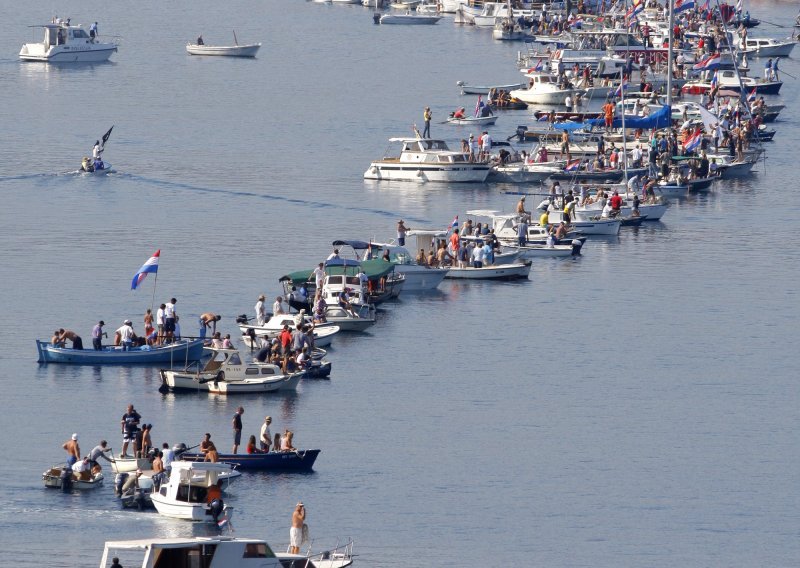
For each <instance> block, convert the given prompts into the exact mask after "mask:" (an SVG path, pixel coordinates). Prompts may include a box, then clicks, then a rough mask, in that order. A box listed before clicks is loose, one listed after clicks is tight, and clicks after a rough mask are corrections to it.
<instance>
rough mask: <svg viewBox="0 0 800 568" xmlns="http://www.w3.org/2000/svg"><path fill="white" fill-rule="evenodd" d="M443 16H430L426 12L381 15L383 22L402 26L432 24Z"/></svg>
mask: <svg viewBox="0 0 800 568" xmlns="http://www.w3.org/2000/svg"><path fill="white" fill-rule="evenodd" d="M441 19H442V17H441V16H428V15H424V14H384V15H383V16H381V24H382V25H387V24H393V25H401V26H432V25H433V24H435V23H436V22H438V21H439V20H441Z"/></svg>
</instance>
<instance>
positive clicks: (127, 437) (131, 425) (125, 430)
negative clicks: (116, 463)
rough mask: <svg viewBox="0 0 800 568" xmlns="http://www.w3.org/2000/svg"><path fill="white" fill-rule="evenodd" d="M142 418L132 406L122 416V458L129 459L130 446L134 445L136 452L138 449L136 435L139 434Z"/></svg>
mask: <svg viewBox="0 0 800 568" xmlns="http://www.w3.org/2000/svg"><path fill="white" fill-rule="evenodd" d="M141 419H142V417H141V416H140V415H139V413H138V412H136V409H135V408H133V405H132V404H129V405H128V410H127V411H126V412H125V414H123V415H122V420H120V427H121V429H122V456H121V457H123V458H126V457H128V455H127V454H128V444H130V443H131V442H133V443H134V450H135V449H136V448H135V446H136V434H137V433H138V432H139V421H140V420H141Z"/></svg>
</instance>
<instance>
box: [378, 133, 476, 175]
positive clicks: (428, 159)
mask: <svg viewBox="0 0 800 568" xmlns="http://www.w3.org/2000/svg"><path fill="white" fill-rule="evenodd" d="M389 141H390V142H400V143H401V145H402V148H401V150H400V155H399V156H398V157H385V158H381V159H380V160H375V161H374V162H372V163H371V164H370V165H369V168H368V169H367V171H366V172H364V179H375V180H397V181H416V182H426V181H434V182H447V183H457V182H475V183H482V182H484V181H486V178H487V176H488V175H489V170H490V166H489V164H488V163H482V162H470V161H469V155H468V154H465V153H464V152H455V151H452V150H450V148H448V146H447V143H446V142H445V141H444V140H434V139H432V138H390V139H389Z"/></svg>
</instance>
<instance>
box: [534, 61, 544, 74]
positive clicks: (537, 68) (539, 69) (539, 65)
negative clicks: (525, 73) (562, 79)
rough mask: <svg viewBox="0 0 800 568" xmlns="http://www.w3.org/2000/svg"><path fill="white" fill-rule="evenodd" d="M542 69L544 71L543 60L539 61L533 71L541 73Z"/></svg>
mask: <svg viewBox="0 0 800 568" xmlns="http://www.w3.org/2000/svg"><path fill="white" fill-rule="evenodd" d="M542 69H544V65H543V64H542V60H541V59H539V61H538V62H537V63H536V67H534V68H533V70H534V71H541V70H542Z"/></svg>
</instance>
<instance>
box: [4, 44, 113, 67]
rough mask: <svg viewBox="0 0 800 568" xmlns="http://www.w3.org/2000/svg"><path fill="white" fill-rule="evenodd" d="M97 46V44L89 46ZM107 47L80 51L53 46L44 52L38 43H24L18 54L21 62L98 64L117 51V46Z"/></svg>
mask: <svg viewBox="0 0 800 568" xmlns="http://www.w3.org/2000/svg"><path fill="white" fill-rule="evenodd" d="M89 45H95V46H98V45H99V44H89ZM105 45H107V47H95V48H94V49H82V48H79V47H76V46H69V45H64V46H54V47H51V48H50V49H48V50H47V51H45V50H44V46H43V45H42V44H39V43H26V44H25V45H23V46H22V49H21V50H20V52H19V58H20V59H21V60H22V61H43V62H46V63H100V62H103V61H108V59H109V57H111V54H113V53H114V52H115V51H117V46H116V45H112V44H105Z"/></svg>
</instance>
